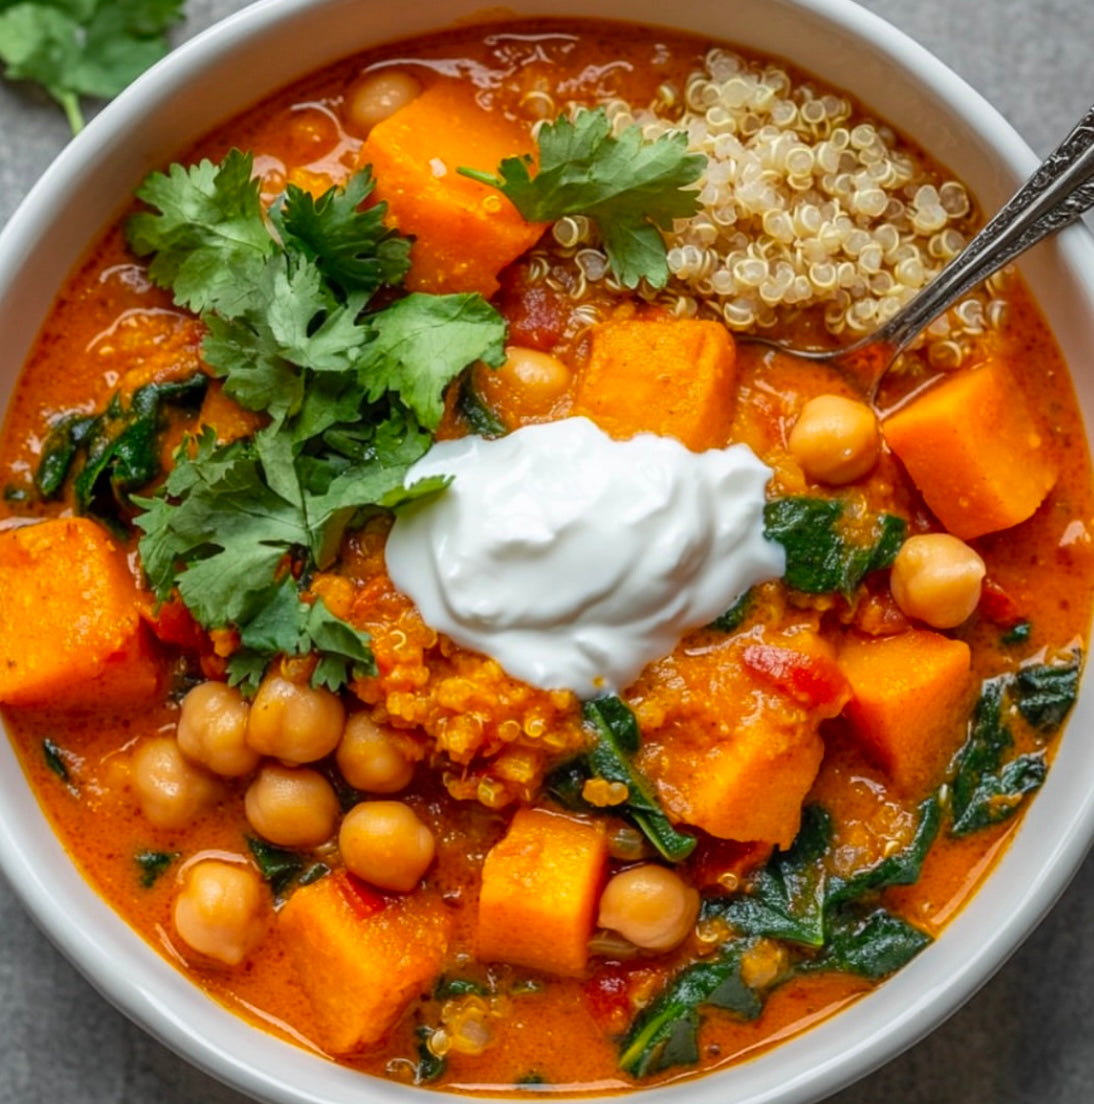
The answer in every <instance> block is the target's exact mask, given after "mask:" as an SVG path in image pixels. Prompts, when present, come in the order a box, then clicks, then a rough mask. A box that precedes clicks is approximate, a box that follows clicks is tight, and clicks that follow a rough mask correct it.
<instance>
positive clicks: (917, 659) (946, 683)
mask: <svg viewBox="0 0 1094 1104" xmlns="http://www.w3.org/2000/svg"><path fill="white" fill-rule="evenodd" d="M969 662H970V651H969V646H968V645H967V644H966V643H965V642H964V641H963V640H951V639H950V638H949V637H947V636H942V635H941V634H940V633H934V632H929V631H928V630H926V629H912V630H910V631H909V632H904V633H900V634H898V635H897V636H882V637H852V638H850V639H849V640H848V641H847V642H846V643H845V644H844V646H843V647H842V648H841V649H840V653H839V664H840V666H841V667H842V668H843V673H844V674H845V675H846V676H847V681H848V682H849V683H850V684H851V700H850V702H849V703H848V704H847V708H846V711H845V712H846V716H847V719H848V720H849V721H850V722H851V727H852V729H853V730H854V733H855V735H856V736H857V738H858V739H859V741H860V742H861V744H862V746H863V748H864V750H865V751H866V753H867V754H868V755H869V756H870V757H871V758H872V759H873V760H874V761H875V762H876V763H877V764H878V766H879V767H881V768H882V769H883V770H884V771H886V772H887V773H888V775H889V777H890V778H892V780H893V782H894V783H895V784H896V786H897V787H898V788H899V789H901V790H902V791H904V792H905V793H906V794H908V795H909V796H911V797H916V798H919V797H922V796H924V795H926V794H927V793H928V792H930V790H931V789H933V788H934V787H935V786H936V785H937V784H938V782H939V781H940V779H941V775H942V772H943V771H944V770H945V768H946V766H947V764H948V763H949V761H950V759H951V758H952V756H953V755H954V753H955V752H956V751H957V749H958V747H959V746H960V744H961V742H962V740H963V739H964V735H965V727H964V724H963V723H962V722H963V720H964V718H965V716H966V713H967V707H968V701H969V693H970V686H971V681H972V680H971V675H970V668H969Z"/></svg>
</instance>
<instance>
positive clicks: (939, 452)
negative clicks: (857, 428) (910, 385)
mask: <svg viewBox="0 0 1094 1104" xmlns="http://www.w3.org/2000/svg"><path fill="white" fill-rule="evenodd" d="M882 432H883V434H884V435H885V439H886V441H888V443H889V447H890V448H891V449H892V450H893V452H895V453H896V454H897V456H898V457H899V458H900V461H901V463H903V465H904V466H905V468H907V469H908V474H909V475H910V476H911V477H912V481H913V482H914V483H915V485H916V487H918V488H919V493H920V494H922V495H923V498H924V500H925V501H926V503H927V505H928V506H929V507H930V508H931V509H932V510H933V511H934V513H935V516H936V517H937V518H938V520H939V521H941V522H942V524H943V525H944V526H945V527H946V528H947V529H949V530H950V532H951V533H953V534H954V535H955V536H958V537H961V538H962V539H963V540H969V539H971V538H972V537H979V536H982V535H983V534H984V533H994V532H996V531H998V530H1000V529H1009V528H1010V527H1011V526H1012V525H1017V524H1018V523H1019V522H1021V521H1025V520H1026V518H1028V517H1031V516H1032V515H1033V513H1034V511H1035V510H1036V509H1037V507H1038V506H1040V505H1041V502H1042V501H1043V500H1044V497H1045V495H1047V494H1048V492H1049V491H1050V490H1051V489H1052V486H1053V484H1054V483H1055V482H1056V475H1057V472H1056V466H1055V464H1054V463H1053V460H1052V457H1051V456H1050V455H1049V450H1048V447H1047V443H1046V441H1045V440H1044V438H1043V436H1042V434H1041V432H1040V430H1039V429H1038V428H1037V426H1036V424H1035V423H1034V421H1033V418H1032V416H1031V415H1030V412H1029V409H1028V407H1027V406H1026V402H1025V399H1024V398H1023V397H1022V392H1021V391H1020V390H1019V389H1018V387H1017V385H1016V384H1015V382H1014V378H1013V377H1012V375H1011V372H1010V370H1009V369H1008V368H1007V366H1006V364H1005V363H1004V362H1003V361H1001V360H991V361H988V362H987V363H986V364H983V365H981V366H980V367H977V368H966V369H962V370H961V371H959V372H955V373H954V374H953V375H952V376H950V377H949V378H947V379H945V380H943V382H942V383H939V384H937V385H935V386H934V387H932V388H930V389H929V390H928V391H926V392H925V393H924V394H922V395H920V396H919V397H918V398H916V399H913V400H912V402H910V403H909V404H908V405H907V406H905V407H903V408H902V409H900V410H898V411H897V412H896V413H895V414H893V415H891V416H890V417H888V418H886V419H885V421H884V423H883V424H882Z"/></svg>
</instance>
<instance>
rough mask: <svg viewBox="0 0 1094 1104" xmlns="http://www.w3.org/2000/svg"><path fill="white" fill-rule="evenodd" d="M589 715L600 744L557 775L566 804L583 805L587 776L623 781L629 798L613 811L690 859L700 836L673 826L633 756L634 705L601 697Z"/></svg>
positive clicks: (674, 854) (588, 706)
mask: <svg viewBox="0 0 1094 1104" xmlns="http://www.w3.org/2000/svg"><path fill="white" fill-rule="evenodd" d="M584 715H585V720H586V722H587V723H588V724H589V725H591V726H592V728H593V730H594V732H595V736H596V742H595V743H594V744H593V746H592V748H591V749H590V750H589V751H588V753H587V754H586V755H584V756H581V757H579V758H578V759H576V760H571V761H570V762H569V763H568V764H566V770H565V771H564V772H563V773H560V774H558V775H556V776H554V777H553V782H554V783H555V789H554V792H555V793H556V795H557V796H559V798H560V800H562V801H564V802H565V803H566V804H570V805H573V806H578V807H580V806H581V805H582V804H583V802H582V799H581V798H580V790H581V787H582V786H583V783H584V781H585V780H587V779H589V778H603V779H604V780H605V781H607V782H621V783H622V784H623V785H624V786H626V787H627V799H626V800H625V801H624V802H621V803H620V804H619V805H615V806H613V807H612V808H613V811H615V812H618V813H619V814H620V815H623V816H626V817H628V818H629V819H630V820H632V821H633V822H634V823H635V824H636V825H637V826H638V828H640V829H641V831H642V832H643V834H644V835H645V836H646V838H647V839H648V840H649V841H650V843H652V844H653V846H654V847H656V848H657V850H658V852H659V853H660V854H661V855H662V856H663V857H664V858H666V859H668V860H669V861H670V862H681V861H682V860H683V859H686V858H687V857H688V855H690V854H691V853H692V851H694V850H695V845H696V839H695V837H694V836H689V835H687V834H686V833H684V832H678V831H677V830H676V829H675V828H674V827H673V826H672V824H671V823H670V822H669V819H668V817H666V816H665V813H664V811H663V810H662V809H661V806H660V805H659V804H658V803H657V798H656V797H655V796H654V793H653V789H652V787H651V786H650V783H649V781H648V780H647V779H646V778H645V777H644V776H643V775H642V773H641V772H640V771H639V770H638V768H637V767H636V766H635V764H634V762H633V756H634V755H635V754H636V753H637V752H638V749H639V747H640V745H641V734H640V732H639V729H638V721H637V720H636V719H635V716H634V713H633V712H631V709H630V707H629V706H628V705H627V704H626V702H624V701H622V700H621V699H619V698H617V697H604V698H596V699H595V700H593V701H589V702H586V703H585V706H584ZM567 779H568V781H569V786H567V785H566V782H567Z"/></svg>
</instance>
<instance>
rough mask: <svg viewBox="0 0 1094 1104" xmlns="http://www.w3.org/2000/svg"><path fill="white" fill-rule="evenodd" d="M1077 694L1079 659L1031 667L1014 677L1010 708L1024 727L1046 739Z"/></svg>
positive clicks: (1057, 725)
mask: <svg viewBox="0 0 1094 1104" xmlns="http://www.w3.org/2000/svg"><path fill="white" fill-rule="evenodd" d="M1078 691H1079V655H1078V653H1077V652H1073V653H1072V657H1071V659H1070V660H1069V661H1066V662H1064V663H1033V664H1028V665H1027V666H1025V667H1019V668H1018V670H1017V672H1016V673H1015V676H1014V687H1013V694H1014V704H1015V705H1016V706H1017V707H1018V712H1019V713H1021V714H1022V716H1023V717H1024V718H1025V719H1026V721H1027V723H1028V724H1030V725H1031V726H1032V727H1033V728H1035V729H1036V730H1037V731H1038V732H1040V733H1042V734H1043V735H1050V734H1051V733H1053V732H1055V731H1056V730H1057V729H1058V728H1059V727H1060V725H1062V724H1063V723H1064V719H1065V718H1066V717H1067V715H1068V713H1069V711H1070V710H1071V707H1072V706H1073V705H1074V704H1075V697H1076V695H1077V694H1078Z"/></svg>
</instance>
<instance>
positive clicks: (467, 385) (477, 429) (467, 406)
mask: <svg viewBox="0 0 1094 1104" xmlns="http://www.w3.org/2000/svg"><path fill="white" fill-rule="evenodd" d="M456 407H457V409H458V410H459V412H460V413H461V414H462V415H463V416H464V418H465V419H466V421H467V424H468V425H469V426H470V427H471V432H472V433H475V434H478V436H480V437H485V438H487V439H488V440H489V439H491V438H494V437H504V436H505V435H506V434H507V433H508V432H509V427H508V426H507V425H506V424H505V423H504V422H503V421H502V420H501V418H499V417H498V416H497V414H495V413H494V412H493V411H492V410H491V409H490V407H488V406H487V405H486V403H485V402H483V399H482V396H481V395H480V394H479V393H478V391H477V390H476V389H475V385H474V383H472V381H471V376H470V375H469V374H465V375H464V377H463V379H462V380H461V381H460V391H459V397H458V398H457V400H456Z"/></svg>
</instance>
